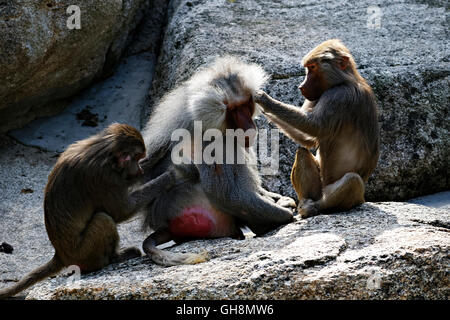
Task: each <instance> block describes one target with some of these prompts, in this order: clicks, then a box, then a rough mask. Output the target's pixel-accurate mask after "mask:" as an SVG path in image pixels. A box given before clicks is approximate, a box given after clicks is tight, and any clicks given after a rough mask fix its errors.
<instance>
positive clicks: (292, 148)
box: [152, 0, 450, 201]
mask: <svg viewBox="0 0 450 320" xmlns="http://www.w3.org/2000/svg"><path fill="white" fill-rule="evenodd" d="M378 3H379V9H380V13H381V20H380V28H378V29H372V28H369V27H368V21H369V22H371V19H372V18H373V11H370V10H369V11H368V8H369V7H370V6H372V5H373V2H372V1H368V0H364V1H358V2H354V1H338V2H325V3H324V2H322V1H318V0H310V1H306V2H305V1H303V2H302V4H293V2H292V1H225V2H224V1H219V0H197V1H185V0H177V1H172V3H171V8H170V11H169V14H170V19H169V23H168V26H167V29H166V33H165V38H164V43H163V47H162V52H161V55H160V59H159V64H158V66H157V70H156V78H155V81H154V87H153V90H152V94H153V96H154V97H155V101H156V100H157V99H158V98H159V97H161V96H162V95H163V94H164V93H165V92H167V90H169V89H170V88H173V87H174V86H175V85H176V84H177V83H180V82H181V81H183V80H185V79H186V78H188V77H189V76H190V75H192V73H193V72H195V70H196V69H197V68H198V67H199V66H201V65H203V64H205V63H207V62H209V61H211V60H212V58H213V57H215V56H218V55H223V54H233V55H236V56H238V57H241V58H243V59H246V60H249V61H253V62H257V63H260V64H261V65H262V66H263V67H264V68H265V69H266V70H267V71H268V72H269V73H270V74H271V76H272V81H270V83H269V84H268V85H267V87H266V90H267V91H268V92H269V93H270V94H271V95H273V96H274V97H276V98H278V99H280V100H282V101H285V102H288V103H293V104H296V105H301V103H302V101H303V100H302V97H301V95H300V93H299V91H298V89H297V86H298V84H299V83H300V82H301V81H302V78H303V76H304V70H303V67H302V66H301V65H300V60H301V57H302V56H303V55H304V54H306V53H307V52H308V51H309V50H310V49H312V48H313V47H314V46H316V45H317V44H319V43H320V42H322V41H324V40H327V39H330V38H340V39H342V40H343V42H344V43H345V44H347V46H348V47H349V48H350V50H351V52H352V53H353V55H354V57H355V59H356V61H357V64H358V65H359V71H360V72H361V74H362V75H363V76H364V77H365V78H366V79H367V80H368V82H369V83H370V84H371V85H372V87H373V89H374V92H375V95H376V97H377V100H378V105H379V124H380V128H381V155H380V160H379V163H378V167H377V169H376V171H375V172H374V174H373V175H372V177H371V178H370V180H369V182H368V185H367V191H366V199H368V200H376V201H378V200H403V199H408V198H411V197H415V196H418V195H423V194H429V193H433V192H438V191H440V190H447V189H449V187H450V180H449V178H448V177H449V176H450V171H449V170H450V164H449V159H450V139H449V138H448V137H449V128H450V114H449V105H450V96H449V76H450V68H449V66H450V64H449V60H448V50H447V48H448V45H449V42H450V40H449V39H448V36H447V30H448V23H447V21H448V20H446V17H447V16H448V11H446V9H445V3H444V2H443V1H442V2H440V1H420V2H418V1H415V0H400V1H399V0H396V1H382V2H378ZM260 127H263V128H265V127H266V128H267V127H271V125H269V124H268V123H267V122H266V121H265V120H264V119H263V120H262V121H261V122H260ZM296 149H297V146H296V145H295V144H294V143H293V142H291V141H290V140H288V139H287V138H286V137H284V136H282V139H281V143H280V170H279V175H278V176H266V177H265V184H266V185H267V186H268V187H269V188H270V189H271V190H273V191H277V192H280V193H282V194H286V195H290V196H295V193H294V190H293V188H292V186H291V184H290V180H289V174H290V169H291V166H292V163H293V160H294V155H295V152H296Z"/></svg>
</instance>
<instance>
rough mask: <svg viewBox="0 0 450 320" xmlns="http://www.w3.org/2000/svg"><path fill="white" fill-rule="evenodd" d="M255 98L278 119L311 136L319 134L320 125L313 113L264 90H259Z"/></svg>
mask: <svg viewBox="0 0 450 320" xmlns="http://www.w3.org/2000/svg"><path fill="white" fill-rule="evenodd" d="M253 98H254V100H255V102H256V103H258V104H259V105H260V106H261V107H262V108H263V109H264V111H265V112H266V113H268V114H270V115H271V116H273V117H275V118H277V119H278V120H281V121H282V122H284V123H286V124H288V125H289V126H291V127H294V128H295V129H296V130H300V131H303V132H304V133H306V134H308V135H310V136H313V137H317V136H318V135H319V133H320V126H319V123H318V121H317V119H316V118H315V117H314V115H313V113H306V112H304V111H303V110H302V109H299V108H298V107H295V106H292V105H289V104H286V103H283V102H281V101H278V100H276V99H274V98H272V97H271V96H269V95H268V94H267V93H265V92H264V91H262V90H259V91H257V92H256V94H255V95H254V97H253Z"/></svg>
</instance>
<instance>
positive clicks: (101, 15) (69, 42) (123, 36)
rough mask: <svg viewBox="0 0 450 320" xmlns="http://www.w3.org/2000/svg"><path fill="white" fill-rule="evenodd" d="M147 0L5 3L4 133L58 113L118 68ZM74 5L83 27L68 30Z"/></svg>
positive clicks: (1, 61) (0, 90) (0, 11)
mask: <svg viewBox="0 0 450 320" xmlns="http://www.w3.org/2000/svg"><path fill="white" fill-rule="evenodd" d="M147 2H148V1H146V0H124V1H117V0H104V1H97V0H70V1H69V0H47V1H29V0H17V1H13V0H4V1H1V2H0V30H1V31H0V132H5V131H7V130H10V129H12V128H17V127H21V126H23V125H25V124H26V123H27V122H29V121H30V120H33V119H34V118H36V117H38V116H45V115H50V114H55V113H57V112H59V111H61V110H62V108H63V107H64V106H65V105H66V101H65V98H67V97H69V96H71V95H73V94H74V93H76V92H78V91H79V90H80V89H82V88H84V87H86V86H87V85H89V84H90V83H91V82H92V81H93V80H94V79H95V78H98V77H100V76H102V75H108V74H110V73H111V72H112V70H113V69H114V67H115V66H116V64H117V62H118V60H119V57H120V55H121V54H122V52H123V50H124V48H125V45H126V44H127V39H128V36H129V34H130V32H131V31H132V30H133V29H134V28H135V26H136V24H137V23H138V22H139V20H138V17H139V16H142V14H141V12H140V11H139V10H141V9H143V8H145V6H148V3H147ZM69 5H78V6H79V7H80V9H81V29H80V30H69V29H68V28H67V25H66V22H67V19H68V17H69V16H70V15H69V14H67V13H66V9H67V8H68V6H69Z"/></svg>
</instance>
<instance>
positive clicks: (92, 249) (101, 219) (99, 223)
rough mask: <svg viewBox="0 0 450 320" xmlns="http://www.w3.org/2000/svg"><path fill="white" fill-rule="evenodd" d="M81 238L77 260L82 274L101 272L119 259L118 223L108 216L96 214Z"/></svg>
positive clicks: (101, 213) (100, 213)
mask: <svg viewBox="0 0 450 320" xmlns="http://www.w3.org/2000/svg"><path fill="white" fill-rule="evenodd" d="M81 237H82V239H81V241H80V243H79V245H78V248H77V249H78V252H79V254H77V258H76V259H75V260H76V261H77V263H76V264H78V265H79V267H80V269H81V271H82V272H91V271H96V270H99V269H101V268H103V267H105V266H107V265H108V264H110V263H111V262H112V261H113V259H114V258H116V257H117V255H118V250H117V249H118V248H117V247H118V244H119V234H118V233H117V226H116V223H115V222H114V220H113V219H112V218H111V216H109V215H108V214H106V213H104V212H99V213H96V214H94V216H93V218H92V220H91V222H90V223H89V224H88V225H87V227H86V229H85V230H84V232H83V233H82V234H81Z"/></svg>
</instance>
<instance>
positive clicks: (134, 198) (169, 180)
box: [127, 164, 199, 215]
mask: <svg viewBox="0 0 450 320" xmlns="http://www.w3.org/2000/svg"><path fill="white" fill-rule="evenodd" d="M198 178H199V175H198V170H197V168H196V167H195V166H194V165H192V164H187V165H186V164H180V165H173V166H171V167H170V168H169V169H168V170H167V171H166V172H164V173H163V174H161V175H160V176H158V177H156V178H155V179H152V180H150V181H148V182H147V183H145V184H142V185H140V186H139V187H137V188H136V189H134V190H133V191H132V192H131V193H130V194H129V196H128V210H127V211H128V212H130V215H132V214H133V213H134V212H136V211H137V210H139V209H140V208H142V207H144V206H146V205H147V204H149V203H150V202H152V201H153V200H154V199H155V198H156V197H158V196H159V195H160V194H161V193H162V192H165V191H166V190H169V189H171V188H173V187H174V186H176V185H179V184H183V183H185V182H186V181H187V180H198Z"/></svg>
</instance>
